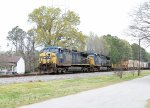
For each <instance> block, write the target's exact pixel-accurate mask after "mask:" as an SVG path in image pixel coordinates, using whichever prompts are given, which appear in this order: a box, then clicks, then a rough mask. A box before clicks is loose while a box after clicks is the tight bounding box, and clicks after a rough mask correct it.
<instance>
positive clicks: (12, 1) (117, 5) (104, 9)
mask: <svg viewBox="0 0 150 108" xmlns="http://www.w3.org/2000/svg"><path fill="white" fill-rule="evenodd" d="M144 1H145V0H1V1H0V14H1V15H0V16H1V17H0V46H1V49H0V50H6V45H7V43H8V41H6V37H7V35H8V31H10V30H11V29H12V28H13V27H15V26H19V27H20V28H22V29H23V30H25V31H27V30H28V29H30V28H31V27H32V25H31V24H30V23H29V22H28V21H27V20H28V14H29V13H31V12H32V11H33V10H34V9H35V8H38V7H39V6H42V5H45V6H57V7H60V8H62V9H63V10H65V9H66V10H68V9H69V10H73V11H75V12H76V13H78V14H79V16H80V21H81V23H80V26H79V30H80V31H82V32H83V33H84V34H89V32H94V33H96V34H97V35H100V36H101V35H106V34H111V35H115V36H118V37H119V38H123V39H126V40H128V41H130V42H132V41H133V39H131V37H126V36H125V34H124V31H125V30H126V29H127V28H128V25H129V22H130V18H129V13H131V11H132V10H134V9H135V8H136V7H137V6H138V5H139V4H141V3H143V2H144Z"/></svg>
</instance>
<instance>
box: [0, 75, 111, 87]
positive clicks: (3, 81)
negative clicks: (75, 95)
mask: <svg viewBox="0 0 150 108" xmlns="http://www.w3.org/2000/svg"><path fill="white" fill-rule="evenodd" d="M112 74H114V73H113V72H94V73H75V74H58V75H41V76H39V75H38V76H23V77H10V78H0V85H6V84H14V83H25V82H37V81H51V80H62V79H73V78H85V77H93V76H102V75H112Z"/></svg>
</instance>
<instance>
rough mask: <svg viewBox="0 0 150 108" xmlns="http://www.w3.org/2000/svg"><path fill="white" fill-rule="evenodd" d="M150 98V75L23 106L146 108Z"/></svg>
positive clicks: (45, 107)
mask: <svg viewBox="0 0 150 108" xmlns="http://www.w3.org/2000/svg"><path fill="white" fill-rule="evenodd" d="M148 99H150V76H146V77H143V78H138V79H134V80H131V81H126V82H122V83H118V84H114V85H110V86H107V87H103V88H99V89H95V90H89V91H85V92H81V93H78V94H75V95H70V96H65V97H61V98H56V99H51V100H48V101H44V102H41V103H36V104H31V105H28V106H24V107H21V108H145V106H146V102H147V100H148Z"/></svg>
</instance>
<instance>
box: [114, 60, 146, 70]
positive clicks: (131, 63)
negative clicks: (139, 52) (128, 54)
mask: <svg viewBox="0 0 150 108" xmlns="http://www.w3.org/2000/svg"><path fill="white" fill-rule="evenodd" d="M138 68H139V61H138V60H124V61H121V62H119V63H116V64H112V69H113V70H117V69H122V70H133V69H134V70H136V69H138ZM148 68H149V67H148V62H142V61H141V62H140V69H148Z"/></svg>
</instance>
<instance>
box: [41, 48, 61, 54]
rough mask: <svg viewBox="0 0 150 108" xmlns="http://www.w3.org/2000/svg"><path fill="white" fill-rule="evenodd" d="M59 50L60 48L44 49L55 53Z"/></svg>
mask: <svg viewBox="0 0 150 108" xmlns="http://www.w3.org/2000/svg"><path fill="white" fill-rule="evenodd" d="M58 51H59V49H58V48H44V49H43V50H42V52H54V53H56V52H58Z"/></svg>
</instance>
